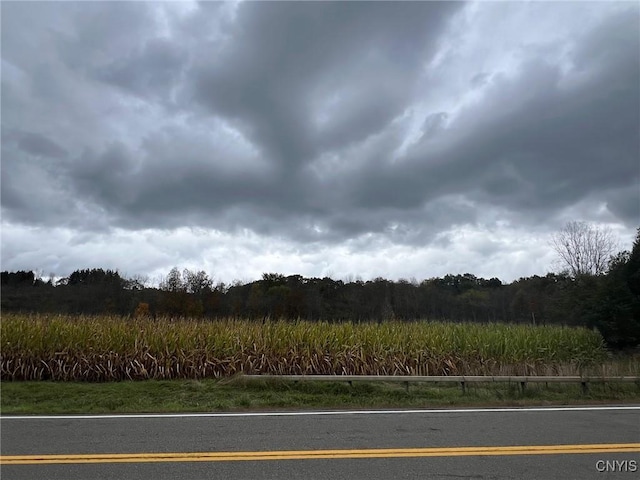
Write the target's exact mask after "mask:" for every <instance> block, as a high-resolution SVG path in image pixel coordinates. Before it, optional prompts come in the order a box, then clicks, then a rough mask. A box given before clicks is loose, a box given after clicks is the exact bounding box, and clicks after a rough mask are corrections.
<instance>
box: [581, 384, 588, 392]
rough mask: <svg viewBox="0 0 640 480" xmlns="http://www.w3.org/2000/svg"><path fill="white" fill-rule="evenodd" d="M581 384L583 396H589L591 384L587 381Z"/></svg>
mask: <svg viewBox="0 0 640 480" xmlns="http://www.w3.org/2000/svg"><path fill="white" fill-rule="evenodd" d="M581 383H582V394H583V395H587V394H588V393H589V384H588V383H587V382H586V381H583V382H581Z"/></svg>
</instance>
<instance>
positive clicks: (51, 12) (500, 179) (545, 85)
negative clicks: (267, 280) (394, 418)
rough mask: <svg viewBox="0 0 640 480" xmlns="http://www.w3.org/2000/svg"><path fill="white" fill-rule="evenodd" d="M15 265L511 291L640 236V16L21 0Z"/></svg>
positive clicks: (5, 154) (492, 7) (5, 73)
mask: <svg viewBox="0 0 640 480" xmlns="http://www.w3.org/2000/svg"><path fill="white" fill-rule="evenodd" d="M0 8H1V14H2V15H1V16H2V25H1V27H2V32H1V34H2V99H1V101H2V104H1V106H2V112H1V113H2V164H1V167H2V168H1V173H2V185H1V187H2V190H1V199H2V245H1V247H2V258H1V261H2V262H1V263H2V269H3V270H19V269H26V270H35V271H37V272H39V273H40V274H42V275H44V276H48V275H49V274H51V273H53V274H55V275H57V276H65V275H68V274H69V273H71V272H72V271H73V270H76V269H79V268H93V267H102V268H111V269H118V270H119V271H120V272H121V273H122V274H124V275H126V276H133V275H147V276H148V277H149V279H150V280H152V281H153V280H154V279H156V280H157V279H158V278H159V277H160V276H161V275H165V274H166V273H167V272H168V271H169V270H170V269H171V267H173V266H177V267H179V268H180V269H182V268H190V269H198V270H200V269H203V270H205V271H206V272H207V273H209V274H210V275H211V276H212V277H213V278H214V280H215V281H224V282H230V281H232V280H234V279H238V280H242V281H250V280H254V279H257V278H259V277H260V276H261V274H262V273H263V272H278V273H283V274H286V275H290V274H301V275H304V276H320V277H322V276H331V277H333V278H335V279H348V278H355V277H357V276H360V277H361V278H362V279H364V280H367V279H370V278H375V277H377V276H382V277H385V278H389V279H398V278H411V277H414V278H416V279H418V280H422V279H425V278H431V277H436V276H442V275H445V274H447V273H453V274H456V273H465V272H470V273H473V274H475V275H477V276H482V277H485V278H490V277H498V278H500V279H501V280H503V281H505V282H510V281H512V280H514V279H517V278H519V277H522V276H529V275H533V274H538V275H544V274H546V273H547V272H548V271H551V270H552V269H553V268H554V267H553V261H554V258H555V255H554V253H553V251H552V249H551V248H550V246H549V245H548V241H549V238H550V235H551V234H552V233H553V232H554V231H557V230H558V229H560V228H561V227H562V226H563V224H564V223H565V222H567V221H570V220H579V221H582V220H583V221H588V222H593V223H596V224H599V225H602V226H608V227H610V228H611V229H612V230H613V231H614V233H615V234H616V235H617V236H618V237H619V239H620V249H625V248H626V249H630V247H631V242H632V238H633V236H634V232H635V229H636V228H637V227H638V226H639V225H640V13H639V6H638V3H637V2H635V1H631V2H620V1H616V2H606V3H592V2H557V3H546V2H545V3H537V2H534V3H520V2H495V3H494V2H490V3H485V2H482V3H476V2H471V3H458V2H442V3H440V2H410V3H383V2H375V3H369V2H343V3H330V2H320V3H307V2H305V3H298V2H285V3H279V2H231V3H218V2H203V3H195V2H166V3H165V2H151V3H142V2H115V1H111V2H104V3H96V2H79V3H69V2H50V3H35V2H7V1H3V2H2V3H1V7H0Z"/></svg>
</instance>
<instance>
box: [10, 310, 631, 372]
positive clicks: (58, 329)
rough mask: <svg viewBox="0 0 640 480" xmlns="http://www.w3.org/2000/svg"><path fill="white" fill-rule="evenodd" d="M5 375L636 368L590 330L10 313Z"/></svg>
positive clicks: (436, 323)
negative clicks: (613, 358)
mask: <svg viewBox="0 0 640 480" xmlns="http://www.w3.org/2000/svg"><path fill="white" fill-rule="evenodd" d="M0 333H1V341H2V343H1V346H2V348H1V358H0V378H1V379H2V380H3V381H23V380H54V381H82V382H87V381H88V382H107V381H121V380H149V379H153V380H171V379H179V380H200V379H205V378H217V379H219V378H228V377H232V376H234V375H236V374H238V373H245V374H309V375H312V374H354V375H357V374H367V375H508V374H518V375H523V374H526V375H557V374H561V375H575V374H581V373H589V374H596V375H597V374H613V375H617V374H637V373H638V372H637V362H634V363H633V365H632V364H629V365H623V364H621V363H620V362H609V361H608V360H607V352H606V349H605V348H604V343H603V340H602V337H601V336H600V335H599V334H598V333H597V332H595V331H592V330H588V329H583V328H568V327H558V326H538V327H534V326H529V325H506V324H469V323H467V324H461V323H441V322H427V321H423V322H413V323H400V322H386V323H381V324H371V323H363V324H354V323H324V322H320V323H318V322H306V321H297V322H284V321H271V322H266V323H264V324H263V323H261V322H250V321H248V320H224V321H211V322H208V321H194V320H189V319H182V320H171V319H158V320H152V319H126V318H125V319H123V318H119V317H65V316H47V315H13V314H7V315H3V318H2V321H1V323H0Z"/></svg>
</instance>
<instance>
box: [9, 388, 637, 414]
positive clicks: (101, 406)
mask: <svg viewBox="0 0 640 480" xmlns="http://www.w3.org/2000/svg"><path fill="white" fill-rule="evenodd" d="M639 400H640V385H637V384H607V385H603V384H591V385H590V388H589V393H588V394H583V393H582V390H581V388H580V385H575V384H563V385H558V384H549V385H548V386H545V385H544V384H528V385H527V387H526V389H525V390H524V391H522V390H521V389H520V388H519V385H508V384H470V385H468V386H467V388H466V391H465V393H463V392H462V389H461V388H460V386H458V385H451V384H435V385H434V384H412V385H411V386H410V387H409V389H408V390H406V389H405V387H404V385H401V384H397V383H366V382H354V383H353V384H352V385H349V384H348V383H344V382H326V383H325V382H300V383H293V382H265V381H250V382H243V381H229V380H226V381H219V380H171V381H167V380H162V381H156V380H147V381H142V382H132V381H124V382H109V383H76V382H3V383H2V392H1V395H0V406H1V408H0V411H1V413H2V414H3V415H10V414H63V413H67V414H69V413H85V414H86V413H94V414H96V413H139V412H219V411H225V412H229V411H245V410H288V409H358V408H429V407H444V406H487V405H492V406H516V405H557V404H582V403H591V404H593V403H600V402H616V403H625V402H638V401H639Z"/></svg>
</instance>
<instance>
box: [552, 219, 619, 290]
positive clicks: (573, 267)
mask: <svg viewBox="0 0 640 480" xmlns="http://www.w3.org/2000/svg"><path fill="white" fill-rule="evenodd" d="M617 245H618V242H617V241H616V239H615V237H614V235H613V232H612V231H611V229H610V228H609V227H598V226H594V225H592V224H589V223H587V222H568V223H567V224H566V225H565V226H564V228H563V229H562V230H561V231H560V232H558V233H556V234H554V235H553V237H552V239H551V246H552V247H553V249H554V250H555V251H556V253H557V254H558V258H559V261H560V264H561V265H562V267H563V268H564V269H567V270H568V271H569V274H570V275H571V276H572V277H574V278H575V277H577V276H580V275H600V274H603V273H606V271H607V267H608V265H609V259H610V258H611V256H612V255H614V254H615V253H616V249H617Z"/></svg>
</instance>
